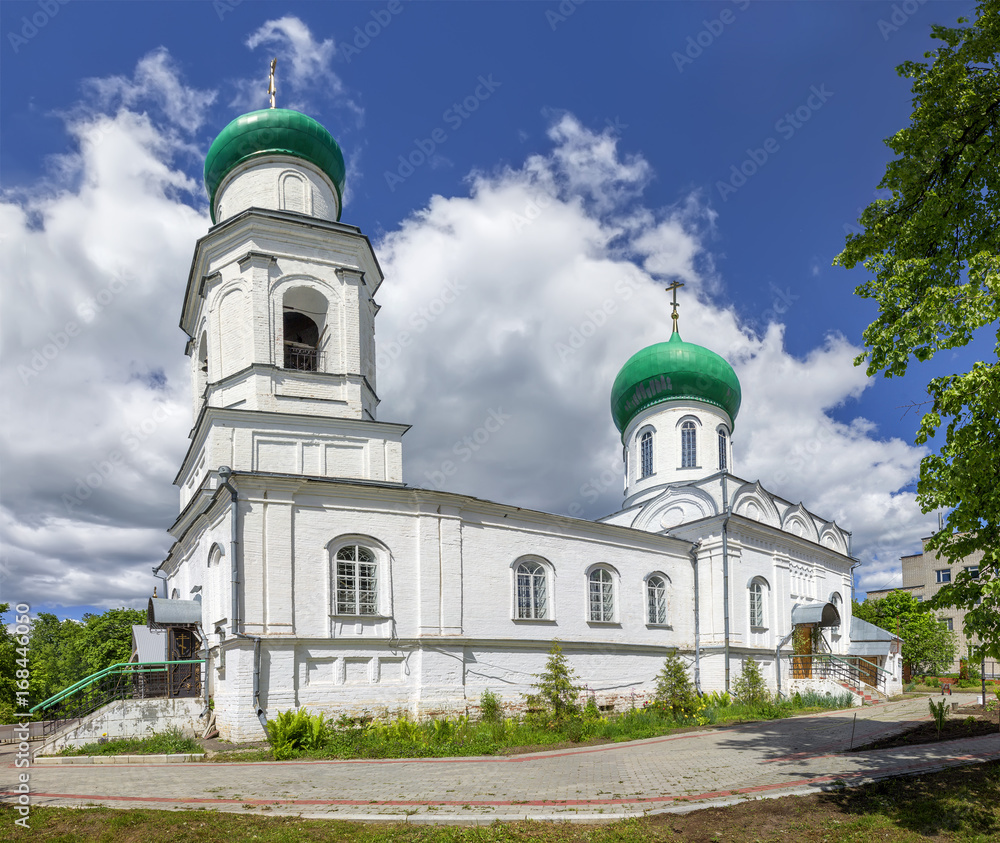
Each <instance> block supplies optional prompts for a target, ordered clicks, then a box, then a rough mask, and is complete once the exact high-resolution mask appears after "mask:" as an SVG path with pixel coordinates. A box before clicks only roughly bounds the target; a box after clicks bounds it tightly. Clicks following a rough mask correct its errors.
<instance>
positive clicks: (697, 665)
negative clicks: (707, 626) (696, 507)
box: [688, 541, 701, 696]
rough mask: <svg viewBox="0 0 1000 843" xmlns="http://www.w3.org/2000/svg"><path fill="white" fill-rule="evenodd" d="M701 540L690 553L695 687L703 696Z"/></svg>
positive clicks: (699, 694) (693, 546)
mask: <svg viewBox="0 0 1000 843" xmlns="http://www.w3.org/2000/svg"><path fill="white" fill-rule="evenodd" d="M700 547H701V542H700V541H697V542H695V543H694V544H693V545H691V548H690V550H688V555H689V556H690V557H691V567H692V568H693V569H694V689H695V691H697V692H698V696H701V627H700V624H699V617H698V549H699V548H700Z"/></svg>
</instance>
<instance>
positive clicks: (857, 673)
mask: <svg viewBox="0 0 1000 843" xmlns="http://www.w3.org/2000/svg"><path fill="white" fill-rule="evenodd" d="M789 658H791V659H793V661H792V663H791V669H792V675H793V676H794V674H795V673H796V672H797V671H796V664H795V661H794V659H811V660H812V664H813V665H814V666H816V667H817V668H820V666H825V669H824V671H823V672H824V673H827V672H833V673H834V675H836V674H837V673H842V674H846V676H845V678H848V679H850V680H851V681H853V682H854V683H855V684H857V685H868V686H869V687H875V688H878V689H879V690H882V691H885V687H886V685H887V684H888V679H889V678H891V677H892V672H891V671H888V670H886V669H885V668H882V667H879V666H878V665H877V664H875V663H874V662H871V661H869V660H868V659H865V658H862V657H861V656H849V657H848V658H849V659H852V660H853V661H848V659H845V658H842V657H840V656H836V655H834V654H832V653H790V654H789ZM862 662H863V663H864V664H865V665H867V666H868V668H871V670H872V672H873V674H874V676H875V684H874V685H872V684H871V683H869V682H865V681H864V679H863V678H862V676H863V674H862V666H861V663H862ZM811 672H812V670H811V669H810V673H811ZM799 678H802V677H799Z"/></svg>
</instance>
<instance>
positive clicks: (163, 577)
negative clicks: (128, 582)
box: [153, 562, 170, 599]
mask: <svg viewBox="0 0 1000 843" xmlns="http://www.w3.org/2000/svg"><path fill="white" fill-rule="evenodd" d="M162 567H163V563H162V562H161V563H160V564H159V565H157V566H156V567H155V568H153V576H154V577H156V579H158V580H163V597H164V599H166V598H169V597H170V592H169V591H167V575H166V574H158V573H157V571H159V570H160V568H162Z"/></svg>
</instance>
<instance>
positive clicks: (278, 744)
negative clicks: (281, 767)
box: [267, 708, 327, 761]
mask: <svg viewBox="0 0 1000 843" xmlns="http://www.w3.org/2000/svg"><path fill="white" fill-rule="evenodd" d="M326 733H327V723H326V720H325V718H324V716H323V713H322V712H320V713H318V714H309V712H307V711H306V710H305V709H302V708H300V709H298V710H297V711H293V710H291V709H289V710H288V711H279V712H278V716H277V717H275V718H274V720H268V721H267V739H268V741H269V742H270V744H271V752H272V753H274V757H275V758H276V759H277V760H279V761H280V760H282V759H284V758H291V757H293V756H294V755H296V754H298V753H299V752H301V751H302V750H309V749H319V748H320V747H322V746H323V743H324V741H325V739H326Z"/></svg>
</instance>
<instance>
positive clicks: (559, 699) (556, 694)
mask: <svg viewBox="0 0 1000 843" xmlns="http://www.w3.org/2000/svg"><path fill="white" fill-rule="evenodd" d="M536 678H537V680H538V681H537V682H535V684H534V686H533V687H534V688H535V691H536V693H535V694H533V695H531V698H530V701H532V702H534V701H537V702H539V703H541V704H542V705H544V706H545V707H546V708H547V709H548V710H549V711H550V712H551V713H552V714H554V715H555V716H556V717H563V716H565V715H570V714H576V713H577V708H578V706H577V704H576V699H577V697H578V696H579V695H580V688H579V687H578V686H577V684H576V672H575V671H574V670H573V669H572V668H571V667H570V666H569V664H568V663H567V661H566V656H565V655H563V651H562V647H560V646H559V642H558V641H553V642H552V649H550V650H549V658H548V661H546V662H545V670H544V671H543V672H542V673H540V674H539V675H538V676H537V677H536Z"/></svg>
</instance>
